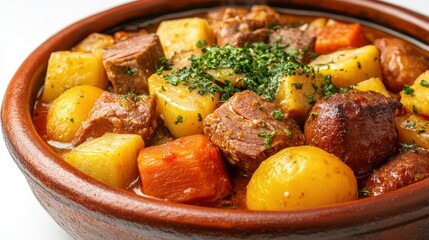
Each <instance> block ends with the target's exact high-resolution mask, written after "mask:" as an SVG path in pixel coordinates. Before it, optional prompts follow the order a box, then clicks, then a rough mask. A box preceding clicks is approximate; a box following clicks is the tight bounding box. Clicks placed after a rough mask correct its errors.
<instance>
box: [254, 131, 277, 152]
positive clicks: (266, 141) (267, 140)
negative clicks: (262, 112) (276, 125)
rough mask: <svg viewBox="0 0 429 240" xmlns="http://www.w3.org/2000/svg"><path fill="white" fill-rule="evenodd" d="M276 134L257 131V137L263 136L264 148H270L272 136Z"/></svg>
mask: <svg viewBox="0 0 429 240" xmlns="http://www.w3.org/2000/svg"><path fill="white" fill-rule="evenodd" d="M276 134H277V132H275V131H274V132H271V133H269V132H264V131H262V132H259V133H258V137H261V138H264V146H265V148H267V149H268V148H271V143H272V142H273V138H274V136H275V135H276Z"/></svg>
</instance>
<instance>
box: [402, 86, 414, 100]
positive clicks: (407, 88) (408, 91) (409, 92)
mask: <svg viewBox="0 0 429 240" xmlns="http://www.w3.org/2000/svg"><path fill="white" fill-rule="evenodd" d="M404 93H405V94H407V95H411V96H412V97H414V89H412V88H411V87H410V85H408V84H405V85H404Z"/></svg>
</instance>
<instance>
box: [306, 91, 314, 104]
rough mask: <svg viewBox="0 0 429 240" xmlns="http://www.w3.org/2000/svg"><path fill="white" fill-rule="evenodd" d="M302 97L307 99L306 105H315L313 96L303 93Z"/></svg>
mask: <svg viewBox="0 0 429 240" xmlns="http://www.w3.org/2000/svg"><path fill="white" fill-rule="evenodd" d="M304 97H306V98H307V102H308V104H310V105H313V104H315V103H316V99H314V96H311V95H309V94H306V93H304Z"/></svg>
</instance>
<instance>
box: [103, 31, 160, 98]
mask: <svg viewBox="0 0 429 240" xmlns="http://www.w3.org/2000/svg"><path fill="white" fill-rule="evenodd" d="M161 57H164V52H163V50H162V47H161V43H160V41H159V38H158V37H157V36H156V35H153V34H140V35H137V36H135V37H132V38H128V39H126V40H123V41H120V42H118V43H116V44H114V45H113V46H111V47H110V48H108V49H107V51H106V52H105V53H104V55H103V65H104V68H105V69H106V72H107V76H108V78H109V80H110V81H111V82H112V84H113V89H114V92H116V93H118V94H127V93H129V92H133V93H136V94H146V93H148V91H149V90H148V85H147V79H148V78H149V77H150V76H151V75H152V74H153V73H155V71H156V67H157V66H160V60H159V59H160V58H161Z"/></svg>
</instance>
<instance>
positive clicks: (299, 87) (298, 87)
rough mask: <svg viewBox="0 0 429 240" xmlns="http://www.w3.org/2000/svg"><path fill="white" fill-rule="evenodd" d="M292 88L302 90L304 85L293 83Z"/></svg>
mask: <svg viewBox="0 0 429 240" xmlns="http://www.w3.org/2000/svg"><path fill="white" fill-rule="evenodd" d="M292 86H293V87H295V89H296V90H299V89H302V86H304V83H292Z"/></svg>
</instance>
